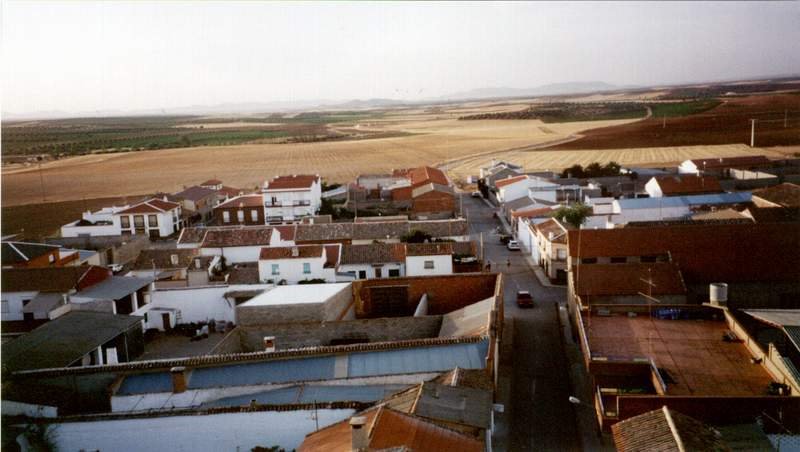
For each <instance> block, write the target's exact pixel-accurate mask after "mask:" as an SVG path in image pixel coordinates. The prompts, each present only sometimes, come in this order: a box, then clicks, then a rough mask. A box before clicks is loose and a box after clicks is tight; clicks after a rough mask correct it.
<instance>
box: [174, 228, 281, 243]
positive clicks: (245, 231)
mask: <svg viewBox="0 0 800 452" xmlns="http://www.w3.org/2000/svg"><path fill="white" fill-rule="evenodd" d="M271 238H272V228H268V227H263V228H262V227H255V228H241V229H210V228H209V229H208V231H207V232H206V234H205V236H204V237H203V242H202V244H201V247H203V248H223V247H229V246H267V245H269V244H270V239H271ZM186 242H188V239H187V240H186ZM189 243H191V242H189Z"/></svg>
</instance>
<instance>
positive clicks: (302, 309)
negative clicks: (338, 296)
mask: <svg viewBox="0 0 800 452" xmlns="http://www.w3.org/2000/svg"><path fill="white" fill-rule="evenodd" d="M324 313H325V311H324V308H323V306H322V303H306V304H287V305H277V306H237V307H236V324H237V325H240V326H261V325H272V324H279V323H300V322H322V321H323V320H325V319H324Z"/></svg>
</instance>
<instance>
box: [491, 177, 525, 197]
mask: <svg viewBox="0 0 800 452" xmlns="http://www.w3.org/2000/svg"><path fill="white" fill-rule="evenodd" d="M498 182H499V181H498ZM529 186H530V179H522V180H519V181H517V182H514V183H513V184H509V185H506V186H504V187H502V188H500V189H498V190H497V195H498V198H499V199H500V202H509V201H513V200H515V199H519V198H523V197H525V196H528V187H529Z"/></svg>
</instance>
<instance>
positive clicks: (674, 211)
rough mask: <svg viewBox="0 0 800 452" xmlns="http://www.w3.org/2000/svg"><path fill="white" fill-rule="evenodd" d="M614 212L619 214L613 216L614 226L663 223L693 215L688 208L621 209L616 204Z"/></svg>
mask: <svg viewBox="0 0 800 452" xmlns="http://www.w3.org/2000/svg"><path fill="white" fill-rule="evenodd" d="M614 211H615V212H618V213H617V214H615V215H613V216H611V222H612V223H613V224H626V223H630V222H631V221H661V220H670V219H678V218H684V217H686V216H688V215H689V214H691V210H690V209H689V207H688V206H675V207H661V208H659V207H655V208H648V209H620V207H619V205H618V204H616V203H615V206H614Z"/></svg>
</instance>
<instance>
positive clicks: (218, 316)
mask: <svg viewBox="0 0 800 452" xmlns="http://www.w3.org/2000/svg"><path fill="white" fill-rule="evenodd" d="M272 287H273V286H272V284H234V285H219V286H207V287H185V288H178V289H158V290H156V291H155V292H153V293H152V295H151V298H150V308H151V309H152V308H156V307H160V308H173V309H179V310H180V311H181V323H190V322H203V321H206V320H209V319H215V320H225V321H230V322H233V321H234V320H235V318H236V316H235V309H236V306H234V303H233V301H230V302H228V301H227V300H225V297H224V295H225V293H226V292H230V291H234V290H259V289H270V288H272Z"/></svg>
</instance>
